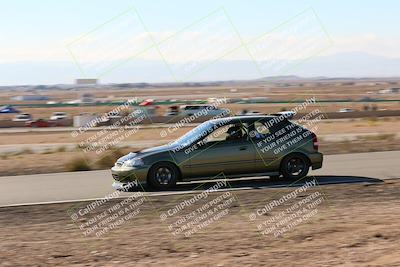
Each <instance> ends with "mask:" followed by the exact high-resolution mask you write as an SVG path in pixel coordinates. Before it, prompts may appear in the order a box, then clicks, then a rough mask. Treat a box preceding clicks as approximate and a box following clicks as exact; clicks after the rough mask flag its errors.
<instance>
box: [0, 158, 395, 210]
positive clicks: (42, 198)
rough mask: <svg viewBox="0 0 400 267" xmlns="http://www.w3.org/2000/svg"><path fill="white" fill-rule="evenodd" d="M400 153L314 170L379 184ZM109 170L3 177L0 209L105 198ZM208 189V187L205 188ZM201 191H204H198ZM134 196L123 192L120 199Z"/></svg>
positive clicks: (333, 162) (331, 179) (322, 176)
mask: <svg viewBox="0 0 400 267" xmlns="http://www.w3.org/2000/svg"><path fill="white" fill-rule="evenodd" d="M399 159H400V151H388V152H372V153H357V154H340V155H328V156H325V157H324V165H323V167H322V169H320V170H317V171H311V172H310V173H309V176H311V177H312V176H315V178H316V179H317V181H318V184H319V185H322V186H325V185H329V184H346V183H377V182H382V181H383V180H385V179H393V178H399V177H400V164H399V162H400V161H399ZM112 182H113V180H112V178H111V174H110V171H109V170H101V171H86V172H69V173H52V174H34V175H21V176H3V177H0V206H10V205H32V204H44V203H55V202H70V201H71V202H72V201H83V200H93V199H97V198H103V197H105V196H106V195H108V194H110V193H113V192H114V191H115V190H114V189H113V188H112V187H111V184H112ZM204 183H205V181H198V182H186V183H179V184H178V186H177V188H176V189H175V190H174V191H168V192H146V193H145V194H146V195H148V196H151V195H167V194H187V193H193V192H195V191H194V188H198V186H199V185H201V184H203V186H204ZM291 183H292V182H289V181H284V180H282V181H277V182H272V181H270V180H269V179H267V178H265V177H254V178H245V179H235V180H232V181H230V182H229V184H230V187H229V189H222V190H246V189H261V188H269V187H285V186H288V185H290V184H291ZM205 187H206V185H205ZM197 190H201V188H200V189H199V188H198V189H197ZM129 194H131V193H129V192H128V193H121V195H120V196H121V197H124V196H129Z"/></svg>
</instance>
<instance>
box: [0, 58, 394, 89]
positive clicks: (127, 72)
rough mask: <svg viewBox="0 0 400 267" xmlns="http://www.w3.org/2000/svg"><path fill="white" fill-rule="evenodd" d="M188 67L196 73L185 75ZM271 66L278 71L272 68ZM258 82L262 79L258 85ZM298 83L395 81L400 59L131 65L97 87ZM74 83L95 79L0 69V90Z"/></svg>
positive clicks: (46, 65) (75, 72) (26, 65)
mask: <svg viewBox="0 0 400 267" xmlns="http://www.w3.org/2000/svg"><path fill="white" fill-rule="evenodd" d="M117 64H119V62H117V61H115V62H103V65H101V66H104V65H105V66H111V67H112V66H116V65H117ZM98 66H100V65H98ZM188 66H195V68H193V69H190V68H188ZM260 66H261V68H260ZM276 66H283V67H282V68H276ZM105 70H106V71H107V69H105ZM260 70H261V71H260ZM89 71H91V70H89ZM171 73H172V74H173V75H175V78H173V77H172V75H171ZM263 76H264V78H261V79H260V77H263ZM300 77H309V78H307V79H311V78H312V79H337V78H340V77H354V78H361V77H363V78H368V77H400V59H399V58H387V57H382V56H376V55H370V54H366V53H358V52H354V53H341V54H335V55H329V56H319V57H314V58H310V59H308V60H292V61H283V60H282V61H274V62H268V61H260V62H257V64H255V63H254V62H252V61H246V60H218V61H216V62H211V61H210V62H207V61H202V62H189V63H186V64H169V65H168V66H167V65H166V64H165V63H164V62H163V61H151V60H131V61H129V62H127V63H125V64H122V65H120V66H118V67H115V68H114V69H113V70H112V71H109V72H106V73H105V74H104V75H103V76H102V77H101V78H100V81H101V83H172V82H176V81H185V82H188V83H193V82H205V81H240V80H242V81H243V80H258V81H263V80H269V81H277V80H286V81H289V80H298V79H300ZM76 78H96V75H95V74H93V75H90V77H82V75H81V74H80V72H79V69H78V67H77V66H76V65H75V64H74V63H73V62H72V61H71V62H49V61H46V62H15V63H0V85H23V84H72V83H73V82H74V80H75V79H76Z"/></svg>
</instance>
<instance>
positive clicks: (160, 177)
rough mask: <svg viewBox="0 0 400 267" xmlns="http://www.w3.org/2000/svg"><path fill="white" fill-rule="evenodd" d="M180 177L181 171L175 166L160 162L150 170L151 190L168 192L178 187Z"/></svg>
mask: <svg viewBox="0 0 400 267" xmlns="http://www.w3.org/2000/svg"><path fill="white" fill-rule="evenodd" d="M179 175H180V173H179V169H178V167H176V165H175V164H173V163H170V162H160V163H156V164H154V165H153V166H152V167H151V168H150V171H149V175H148V179H147V181H148V183H149V186H150V187H151V188H154V189H157V190H166V189H170V188H173V187H174V186H175V185H176V181H177V180H178V177H179Z"/></svg>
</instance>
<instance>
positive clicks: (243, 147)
mask: <svg viewBox="0 0 400 267" xmlns="http://www.w3.org/2000/svg"><path fill="white" fill-rule="evenodd" d="M239 150H247V146H242V147H240V148H239Z"/></svg>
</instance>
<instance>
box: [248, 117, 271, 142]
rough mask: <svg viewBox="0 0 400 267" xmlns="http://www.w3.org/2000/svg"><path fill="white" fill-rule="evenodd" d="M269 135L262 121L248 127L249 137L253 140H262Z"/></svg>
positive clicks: (268, 130)
mask: <svg viewBox="0 0 400 267" xmlns="http://www.w3.org/2000/svg"><path fill="white" fill-rule="evenodd" d="M270 133H271V130H270V129H269V128H268V127H267V125H266V124H265V123H264V122H262V121H256V122H254V123H253V124H252V125H251V127H250V136H251V137H252V138H255V139H262V138H264V137H266V136H267V135H269V134H270Z"/></svg>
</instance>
